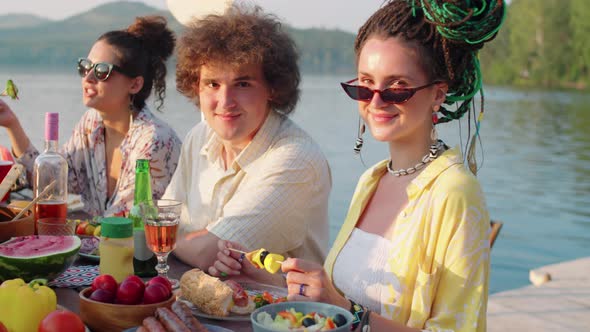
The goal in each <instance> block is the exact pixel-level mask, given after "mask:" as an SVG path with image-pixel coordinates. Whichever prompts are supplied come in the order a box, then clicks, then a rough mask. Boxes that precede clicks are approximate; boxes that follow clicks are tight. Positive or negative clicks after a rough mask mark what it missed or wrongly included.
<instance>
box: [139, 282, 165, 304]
mask: <svg viewBox="0 0 590 332" xmlns="http://www.w3.org/2000/svg"><path fill="white" fill-rule="evenodd" d="M170 295H171V293H170V291H169V290H168V288H166V286H164V285H162V284H158V283H154V284H151V285H148V286H147V287H146V288H145V292H144V293H143V303H144V304H150V303H158V302H162V301H165V300H167V299H169V298H170Z"/></svg>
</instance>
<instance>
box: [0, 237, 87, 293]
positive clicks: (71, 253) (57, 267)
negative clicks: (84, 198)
mask: <svg viewBox="0 0 590 332" xmlns="http://www.w3.org/2000/svg"><path fill="white" fill-rule="evenodd" d="M80 244H81V242H80V238H78V237H77V236H52V235H39V236H36V235H35V236H19V237H13V238H11V239H10V240H8V241H6V242H4V243H2V244H0V282H2V281H3V280H8V279H14V278H22V279H24V280H25V281H27V282H28V281H30V280H33V279H37V278H45V279H48V280H52V279H55V278H56V277H57V276H59V275H60V274H61V273H62V272H63V271H65V270H66V269H67V268H68V267H70V265H72V263H74V260H75V259H76V257H77V254H78V250H80Z"/></svg>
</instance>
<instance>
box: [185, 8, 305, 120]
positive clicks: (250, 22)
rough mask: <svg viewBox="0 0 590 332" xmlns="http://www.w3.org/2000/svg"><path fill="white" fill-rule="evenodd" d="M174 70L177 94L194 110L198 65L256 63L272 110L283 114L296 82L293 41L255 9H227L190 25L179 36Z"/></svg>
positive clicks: (296, 91)
mask: <svg viewBox="0 0 590 332" xmlns="http://www.w3.org/2000/svg"><path fill="white" fill-rule="evenodd" d="M177 54H178V60H177V61H178V62H177V65H176V88H177V90H178V91H179V92H180V93H182V94H183V95H185V96H186V97H188V98H189V99H191V100H193V101H195V102H196V104H197V106H198V105H199V94H198V91H199V89H198V86H199V78H200V73H201V66H202V65H204V64H206V63H223V64H229V65H231V66H234V67H239V66H242V65H246V64H261V65H262V71H263V73H264V78H265V80H266V82H267V83H268V85H269V87H270V89H271V100H270V101H269V103H270V107H271V109H272V110H274V111H276V112H278V113H281V114H285V115H286V114H289V113H291V112H292V111H293V110H294V109H295V106H296V105H297V101H298V100H299V82H300V80H301V77H300V73H299V67H298V66H297V60H298V58H299V56H298V52H297V48H296V45H295V42H294V41H293V40H292V39H291V37H290V36H289V35H288V34H287V33H286V32H285V31H284V30H283V28H282V26H281V23H280V22H279V20H278V19H277V18H276V17H275V16H274V15H271V14H265V13H263V11H262V9H261V8H260V7H253V8H248V7H245V6H242V7H239V6H232V7H230V8H228V10H227V11H226V12H225V13H224V14H223V15H208V16H206V17H205V18H203V19H201V20H196V21H193V22H192V23H191V24H190V25H189V26H188V27H187V28H186V30H185V31H184V33H183V35H182V36H181V38H180V40H179V42H178V47H177Z"/></svg>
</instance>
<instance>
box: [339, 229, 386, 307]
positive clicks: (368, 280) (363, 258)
mask: <svg viewBox="0 0 590 332" xmlns="http://www.w3.org/2000/svg"><path fill="white" fill-rule="evenodd" d="M393 253H394V246H393V243H392V242H391V241H389V240H387V239H385V238H384V237H381V236H379V235H375V234H372V233H367V232H365V231H363V230H361V229H358V228H355V229H354V230H353V231H352V234H351V235H350V238H349V239H348V241H347V242H346V244H345V245H344V247H343V248H342V251H340V254H339V255H338V257H337V258H336V261H335V262H334V272H333V274H332V275H333V278H334V284H335V285H336V287H338V289H340V290H341V291H342V292H344V294H345V295H346V297H347V298H349V299H351V300H353V301H355V302H357V303H359V304H362V305H363V306H365V307H367V308H368V309H369V310H371V311H373V312H376V313H379V314H381V311H382V310H381V308H382V305H381V304H382V297H381V295H382V293H384V292H385V289H384V288H385V287H386V284H387V283H390V282H391V279H392V273H391V272H389V271H387V270H386V269H385V266H386V264H387V260H388V258H389V257H391V256H390V255H392V254H393ZM385 281H387V283H386V282H385Z"/></svg>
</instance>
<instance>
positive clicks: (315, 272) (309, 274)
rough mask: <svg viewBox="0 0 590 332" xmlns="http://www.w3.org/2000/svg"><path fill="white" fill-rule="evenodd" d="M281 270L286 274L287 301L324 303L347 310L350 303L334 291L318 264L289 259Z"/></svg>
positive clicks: (332, 285)
mask: <svg viewBox="0 0 590 332" xmlns="http://www.w3.org/2000/svg"><path fill="white" fill-rule="evenodd" d="M282 270H283V272H287V289H288V291H289V295H288V296H287V299H288V300H289V301H315V302H325V303H331V304H334V305H337V306H340V307H342V308H344V309H346V310H348V309H349V307H350V302H349V301H348V300H347V299H346V298H345V297H343V296H342V295H340V293H339V292H338V291H337V290H336V287H335V286H334V284H332V281H331V280H330V278H328V274H327V273H326V271H325V270H324V268H323V266H321V265H320V264H317V263H314V262H309V261H306V260H303V259H299V258H289V259H286V260H285V261H284V262H283V266H282Z"/></svg>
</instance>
